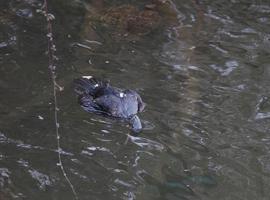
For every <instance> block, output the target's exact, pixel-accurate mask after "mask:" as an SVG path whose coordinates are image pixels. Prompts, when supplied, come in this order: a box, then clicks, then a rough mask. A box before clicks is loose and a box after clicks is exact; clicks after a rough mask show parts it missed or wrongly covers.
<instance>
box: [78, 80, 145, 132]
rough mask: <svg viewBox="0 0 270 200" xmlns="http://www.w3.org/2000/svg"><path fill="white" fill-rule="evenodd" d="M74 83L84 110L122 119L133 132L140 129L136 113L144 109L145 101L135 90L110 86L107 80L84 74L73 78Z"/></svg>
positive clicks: (140, 125)
mask: <svg viewBox="0 0 270 200" xmlns="http://www.w3.org/2000/svg"><path fill="white" fill-rule="evenodd" d="M74 84H75V92H76V93H77V94H78V101H79V104H80V105H81V107H82V108H83V109H84V110H85V111H87V112H91V113H95V114H99V115H103V116H107V117H112V118H118V119H124V120H125V121H128V123H129V124H130V125H131V126H132V130H133V131H135V132H139V131H140V130H141V129H142V124H141V121H140V119H139V117H138V116H137V113H138V112H142V111H143V110H144V108H145V103H144V102H143V101H142V99H141V97H140V95H139V94H138V93H137V92H135V91H133V90H129V89H126V90H123V89H119V88H116V87H112V86H110V84H109V82H108V81H107V82H106V81H101V80H97V79H95V78H92V77H86V76H85V77H82V78H78V79H75V80H74Z"/></svg>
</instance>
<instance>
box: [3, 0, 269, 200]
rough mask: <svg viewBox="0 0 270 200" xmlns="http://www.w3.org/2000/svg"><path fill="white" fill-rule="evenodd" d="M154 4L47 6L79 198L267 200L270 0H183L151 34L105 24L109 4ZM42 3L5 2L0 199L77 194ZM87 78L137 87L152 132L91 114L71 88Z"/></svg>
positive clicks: (140, 5) (163, 11)
mask: <svg viewBox="0 0 270 200" xmlns="http://www.w3.org/2000/svg"><path fill="white" fill-rule="evenodd" d="M154 2H157V0H156V1H154ZM150 3H151V2H150V0H149V1H147V0H145V1H143V0H140V1H131V0H130V1H120V0H119V1H105V0H104V2H102V1H101V0H100V1H82V0H80V1H69V2H67V1H64V0H62V1H61V0H57V1H53V2H51V1H50V2H49V4H50V10H51V12H52V13H53V14H54V15H55V17H56V20H55V24H54V34H55V41H56V45H57V50H58V51H57V56H58V57H59V62H58V68H57V73H58V83H59V84H60V85H61V86H64V88H65V89H64V91H63V92H60V93H58V94H59V96H58V100H59V104H60V105H59V108H60V112H59V121H60V134H61V147H62V149H63V151H62V159H63V163H64V167H65V169H66V171H67V175H68V176H69V178H70V180H71V182H72V184H73V185H74V187H75V190H76V192H77V193H78V197H79V199H98V200H105V199H112V200H113V199H115V200H116V199H117V200H118V199H129V200H131V199H132V200H135V199H137V200H144V199H145V200H152V199H153V200H154V199H159V200H164V199H168V200H175V199H178V200H179V199H181V200H182V199H183V200H197V199H198V200H204V199H205V200H206V199H207V200H216V199H219V200H235V199H238V200H254V199H258V200H268V199H269V198H270V194H269V189H270V135H269V128H270V125H269V118H270V102H269V101H270V100H269V98H270V89H269V85H270V79H269V76H270V64H269V63H270V60H269V59H270V57H269V53H270V50H269V49H270V3H269V1H267V0H260V1H249V2H247V1H241V0H230V1H222V0H216V1H210V0H203V1H199V0H198V1H196V0H194V1H188V0H183V1H178V0H174V1H172V2H170V3H169V7H162V6H161V7H159V6H156V7H154V9H157V12H158V14H159V16H160V18H159V20H160V21H158V23H157V24H155V26H153V27H151V25H149V26H150V28H149V27H148V26H147V27H146V29H147V28H148V29H149V31H148V29H147V30H146V31H145V30H142V32H140V33H136V32H135V33H129V32H128V30H126V29H125V25H122V24H121V23H122V22H121V20H120V22H117V23H120V25H118V26H117V27H116V28H115V27H114V28H112V27H110V26H103V25H101V24H100V22H99V20H100V19H101V18H102V17H104V15H105V14H104V10H107V12H108V10H109V9H112V8H115V7H116V8H118V7H119V6H121V5H126V4H131V5H132V6H133V7H135V8H136V9H138V10H143V9H144V6H145V5H148V4H150ZM40 6H41V4H40V2H39V1H35V0H21V1H16V0H11V1H9V0H2V1H1V2H0V9H1V14H0V30H1V33H0V71H1V73H0V94H1V100H0V199H1V200H9V199H27V200H28V199H41V200H43V199H44V200H48V199H73V195H72V192H71V190H70V187H69V185H68V184H67V182H66V180H65V179H64V177H63V175H62V173H61V171H60V169H59V167H58V166H57V162H58V157H57V151H56V149H57V148H56V137H55V128H54V118H53V96H52V85H51V81H50V74H49V72H48V64H47V57H46V53H45V51H46V48H47V47H46V45H47V44H46V21H45V20H44V18H43V17H42V16H41V15H40V14H37V13H36V12H35V11H36V9H38V8H39V7H40ZM150 7H151V6H150ZM152 7H153V6H152ZM152 7H151V8H152ZM105 13H106V12H105ZM119 13H122V11H121V10H120V11H119ZM120 15H121V14H120ZM123 15H124V14H123ZM109 17H110V15H109ZM105 19H106V20H108V18H105ZM120 19H121V18H120ZM124 19H125V17H124ZM136 19H137V18H136ZM109 20H110V18H109ZM93 41H96V42H93ZM81 75H94V76H97V77H102V78H106V79H110V82H111V83H112V84H113V85H115V86H118V87H123V88H131V89H136V90H137V91H138V92H139V93H140V94H141V96H142V97H143V99H144V101H145V102H146V103H147V107H146V110H145V112H143V113H142V114H140V118H141V119H142V121H143V125H144V130H143V131H142V133H141V134H140V135H139V136H137V137H135V136H129V134H130V128H129V127H127V126H126V124H125V123H122V122H118V121H113V120H111V119H106V118H104V117H100V116H96V115H94V114H89V113H86V112H84V111H83V110H82V109H81V108H80V107H79V105H78V104H77V101H76V97H75V94H74V92H73V87H72V80H73V78H76V77H79V76H81Z"/></svg>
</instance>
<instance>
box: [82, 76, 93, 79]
mask: <svg viewBox="0 0 270 200" xmlns="http://www.w3.org/2000/svg"><path fill="white" fill-rule="evenodd" d="M82 78H87V79H91V78H93V76H82Z"/></svg>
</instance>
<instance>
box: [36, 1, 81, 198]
mask: <svg viewBox="0 0 270 200" xmlns="http://www.w3.org/2000/svg"><path fill="white" fill-rule="evenodd" d="M40 12H41V13H43V14H44V16H45V17H46V19H47V38H48V52H47V53H48V64H49V70H50V73H51V80H52V83H53V97H54V121H55V134H56V141H57V153H58V163H57V166H59V167H60V169H61V171H62V174H63V176H64V177H65V179H66V181H67V183H68V184H69V187H70V189H71V190H72V193H73V195H74V198H75V199H76V200H77V199H79V198H78V195H77V193H76V191H75V189H74V186H73V184H72V183H71V181H70V179H69V178H68V176H67V173H66V171H65V168H64V166H63V162H62V157H61V151H62V149H61V146H60V133H59V121H58V111H59V108H58V103H57V90H60V91H61V90H63V88H62V87H61V86H59V85H58V84H57V82H56V73H55V71H56V61H57V60H58V58H57V57H56V56H55V52H56V46H55V44H54V42H53V32H52V20H54V19H55V17H54V16H53V15H52V14H51V13H49V12H48V3H47V0H44V4H43V7H42V10H40Z"/></svg>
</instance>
